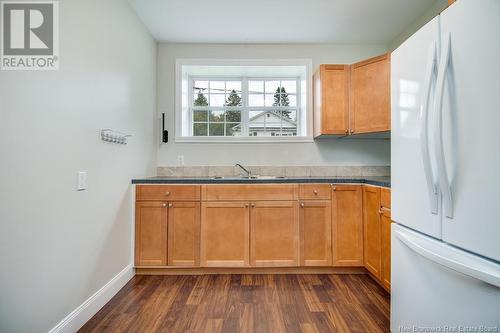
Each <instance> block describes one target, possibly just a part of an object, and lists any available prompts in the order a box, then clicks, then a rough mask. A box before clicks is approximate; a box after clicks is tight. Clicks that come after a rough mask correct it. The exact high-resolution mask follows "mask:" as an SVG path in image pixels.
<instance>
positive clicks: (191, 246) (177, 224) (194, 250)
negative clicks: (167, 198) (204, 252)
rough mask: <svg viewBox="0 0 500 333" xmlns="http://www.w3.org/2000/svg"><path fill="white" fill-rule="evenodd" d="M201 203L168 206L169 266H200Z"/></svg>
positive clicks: (177, 203)
mask: <svg viewBox="0 0 500 333" xmlns="http://www.w3.org/2000/svg"><path fill="white" fill-rule="evenodd" d="M199 259H200V203H199V202H171V203H169V205H168V265H169V266H199V264H200V260H199Z"/></svg>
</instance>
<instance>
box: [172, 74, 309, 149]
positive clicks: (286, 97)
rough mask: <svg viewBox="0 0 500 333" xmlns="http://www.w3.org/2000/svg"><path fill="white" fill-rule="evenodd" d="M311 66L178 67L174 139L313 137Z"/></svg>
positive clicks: (240, 139)
mask: <svg viewBox="0 0 500 333" xmlns="http://www.w3.org/2000/svg"><path fill="white" fill-rule="evenodd" d="M309 67H310V66H306V65H300V66H281V67H280V66H276V65H274V66H272V67H269V66H256V65H248V66H245V65H239V66H209V65H186V66H182V65H181V66H179V65H178V71H180V73H178V77H181V78H182V83H179V82H178V85H177V87H178V88H179V87H181V89H182V92H181V94H180V95H181V96H180V97H179V95H178V98H180V99H181V100H182V105H180V106H179V105H178V107H177V111H176V112H177V116H176V118H177V119H178V122H177V127H176V140H178V141H182V140H183V139H184V140H186V141H194V142H196V141H224V142H248V141H250V142H252V141H255V140H257V141H262V140H270V141H279V140H282V141H286V140H292V141H297V140H298V139H301V140H305V139H310V133H309V132H310V131H309V126H308V123H309V111H310V108H308V104H309V103H308V101H309V99H310V98H309V96H308V93H310V88H309V85H310V84H308V83H310V82H309V81H310V80H309V79H308V75H309V74H310V68H309ZM276 74H278V75H276ZM308 88H309V89H308ZM179 120H180V121H179ZM179 132H180V133H179ZM179 134H181V135H179ZM286 138H289V139H286Z"/></svg>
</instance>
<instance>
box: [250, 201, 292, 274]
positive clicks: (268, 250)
mask: <svg viewBox="0 0 500 333" xmlns="http://www.w3.org/2000/svg"><path fill="white" fill-rule="evenodd" d="M250 263H251V265H252V266H261V267H275V266H289V267H290V266H298V264H299V219H298V202H297V201H257V202H252V203H251V209H250Z"/></svg>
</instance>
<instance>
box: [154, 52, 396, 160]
mask: <svg viewBox="0 0 500 333" xmlns="http://www.w3.org/2000/svg"><path fill="white" fill-rule="evenodd" d="M386 50H387V49H386V47H385V46H384V45H328V44H294V45H291V44H290V45H287V44H281V45H276V44H268V45H251V44H250V45H243V44H242V45H238V44H175V43H172V44H170V43H163V44H160V45H159V50H158V93H157V94H158V113H159V114H161V113H162V112H165V113H166V117H167V129H168V130H169V133H170V135H169V136H170V142H169V143H168V144H161V145H160V146H159V149H158V165H160V166H164V165H170V166H173V165H177V164H178V160H177V156H178V155H183V156H184V159H185V165H194V166H196V165H232V164H234V163H235V162H241V163H243V164H247V165H271V166H272V165H332V164H334V165H389V159H390V158H389V142H388V141H382V140H345V139H342V140H335V139H328V140H322V141H318V142H314V143H281V144H220V143H219V144H208V143H175V141H174V103H175V99H174V98H175V94H174V93H175V59H176V58H231V59H238V58H243V59H259V58H262V59H273V58H280V59H283V58H311V59H312V61H313V69H314V70H315V69H316V68H317V67H318V66H319V65H320V64H322V63H340V64H342V63H353V62H356V61H359V60H362V59H365V58H369V57H371V56H375V55H378V54H381V53H384V52H386Z"/></svg>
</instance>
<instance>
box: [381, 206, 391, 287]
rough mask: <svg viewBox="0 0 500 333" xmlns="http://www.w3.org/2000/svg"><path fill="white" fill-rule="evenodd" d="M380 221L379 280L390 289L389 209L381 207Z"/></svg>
mask: <svg viewBox="0 0 500 333" xmlns="http://www.w3.org/2000/svg"><path fill="white" fill-rule="evenodd" d="M380 222H381V226H382V240H381V243H382V273H381V282H382V284H383V285H384V287H385V288H386V289H387V290H388V291H389V290H390V289H391V211H390V210H389V209H387V208H386V207H382V214H381V215H380Z"/></svg>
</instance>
